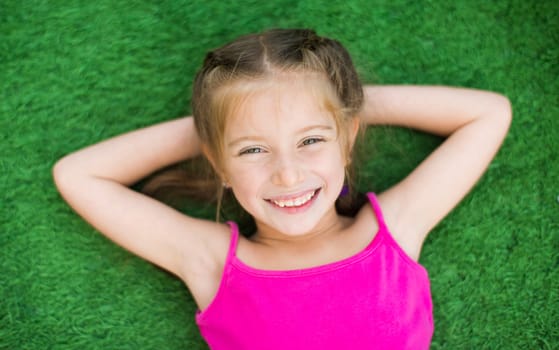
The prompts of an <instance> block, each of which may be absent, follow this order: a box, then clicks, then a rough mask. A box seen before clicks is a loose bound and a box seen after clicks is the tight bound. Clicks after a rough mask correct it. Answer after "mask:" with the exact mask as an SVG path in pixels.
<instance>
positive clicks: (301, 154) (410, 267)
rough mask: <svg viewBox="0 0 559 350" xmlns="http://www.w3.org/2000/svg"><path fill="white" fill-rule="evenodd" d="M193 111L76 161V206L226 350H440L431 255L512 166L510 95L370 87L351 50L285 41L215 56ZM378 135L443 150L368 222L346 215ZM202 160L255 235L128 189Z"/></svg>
mask: <svg viewBox="0 0 559 350" xmlns="http://www.w3.org/2000/svg"><path fill="white" fill-rule="evenodd" d="M192 109H193V117H185V118H179V119H176V120H172V121H168V122H164V123H161V124H158V125H154V126H151V127H147V128H144V129H140V130H136V131H132V132H130V133H127V134H124V135H121V136H118V137H115V138H112V139H109V140H106V141H103V142H101V143H98V144H95V145H92V146H89V147H87V148H84V149H82V150H79V151H77V152H75V153H72V154H70V155H68V156H66V157H64V158H62V159H61V160H60V161H58V162H57V164H56V165H55V167H54V178H55V182H56V185H57V187H58V189H59V191H60V193H61V194H62V196H63V197H64V199H65V200H66V201H67V202H68V203H69V204H70V205H71V206H72V208H74V209H75V210H76V212H77V213H78V214H80V215H81V216H82V217H83V218H84V219H85V220H87V221H88V222H89V223H91V224H92V225H93V226H94V227H95V228H96V229H98V230H99V231H100V232H102V233H103V234H104V235H106V236H107V237H108V238H110V239H111V240H113V241H114V242H116V243H117V244H119V245H121V246H122V247H124V248H126V249H128V250H129V251H131V252H133V253H135V254H137V255H139V256H140V257H142V258H144V259H147V260H149V261H151V262H153V263H154V264H156V265H158V266H160V267H162V268H164V269H166V270H168V271H170V272H171V273H173V274H175V275H176V276H177V277H179V278H180V279H182V280H183V281H184V283H185V284H186V285H187V286H188V288H189V290H190V291H191V293H192V295H193V297H194V299H195V301H196V303H197V305H198V308H199V311H198V313H197V315H196V322H197V324H198V326H199V328H200V331H201V334H202V336H203V337H204V339H205V340H206V341H207V343H208V344H209V346H210V348H212V349H343V348H351V349H373V348H379V349H427V348H429V344H430V341H431V336H432V332H433V319H432V302H431V294H430V288H429V279H428V275H427V272H426V270H425V269H424V268H423V267H422V266H421V265H420V264H419V263H418V262H417V261H418V258H419V255H420V251H421V247H422V244H423V242H424V240H425V237H426V236H427V234H428V233H429V231H430V230H431V229H432V228H433V227H434V226H435V225H436V224H437V223H438V222H439V221H440V220H442V219H443V218H444V217H445V216H446V215H447V214H448V213H449V211H450V210H451V209H452V208H453V207H454V206H455V205H456V204H457V203H458V202H459V201H460V200H461V199H462V198H463V197H464V196H465V195H466V194H467V192H468V191H469V190H470V189H471V188H472V186H473V185H474V184H475V182H476V181H477V180H478V179H479V177H480V176H481V175H482V173H483V171H484V170H485V169H486V167H487V166H488V164H489V162H490V161H491V159H492V158H493V156H494V155H495V153H496V152H497V150H498V148H499V146H500V144H501V142H502V140H503V138H504V136H505V134H506V131H507V129H508V127H509V124H510V120H511V109H510V104H509V101H508V99H507V98H505V97H503V96H501V95H498V94H495V93H491V92H484V91H479V90H471V89H461V88H450V87H439V86H364V87H363V86H362V84H361V83H360V81H359V79H358V77H357V74H356V73H355V70H354V67H353V65H352V62H351V59H350V57H349V55H348V53H347V51H346V50H345V49H344V48H343V47H342V46H341V45H340V44H339V43H338V42H337V41H335V40H332V39H328V38H324V37H319V36H317V35H316V34H315V33H314V32H313V31H311V30H271V31H267V32H264V33H260V34H254V35H247V36H244V37H241V38H239V39H237V40H235V41H233V42H231V43H229V44H226V45H224V46H223V47H221V48H218V49H216V50H214V51H212V52H210V53H208V55H207V56H206V59H205V61H204V64H203V67H202V68H201V69H200V71H199V72H198V74H197V76H196V80H195V84H194V91H193V98H192ZM378 124H384V125H398V126H404V127H410V128H414V129H418V130H422V131H425V132H429V133H432V134H436V135H439V136H443V137H445V141H444V142H443V143H442V144H441V145H440V146H439V147H438V148H437V149H436V150H435V151H434V152H433V153H432V154H431V155H429V156H428V157H427V158H426V159H425V160H424V161H423V162H422V163H421V164H420V165H419V166H418V167H417V168H416V169H415V170H413V171H412V172H411V173H410V174H409V175H408V176H407V177H405V178H404V179H402V180H401V181H400V182H398V183H397V184H396V185H394V186H393V187H391V188H389V189H387V190H386V191H384V192H382V193H379V194H378V195H376V194H373V193H368V194H367V195H366V198H367V199H368V200H367V202H368V203H366V204H364V205H362V206H360V207H359V208H357V210H356V214H355V215H352V216H345V215H342V214H341V212H339V211H338V210H336V203H337V202H339V201H340V200H342V199H343V198H344V197H346V198H350V200H351V199H353V198H357V195H356V194H355V193H354V190H353V189H352V188H350V190H349V191H350V193H349V194H346V195H344V196H342V195H341V193H342V189H343V186H344V183H351V179H349V178H348V176H349V174H350V173H351V171H350V167H351V165H352V164H351V160H352V157H351V155H352V149H353V145H354V142H355V140H356V136H357V134H358V131H359V129H360V128H362V127H364V126H366V125H378ZM199 155H203V156H204V157H205V158H206V159H207V160H208V161H209V163H211V165H212V166H213V169H214V171H215V176H216V178H217V179H219V181H218V182H217V183H218V184H219V187H217V188H216V189H215V193H216V194H217V197H218V202H219V201H220V199H221V197H222V195H223V192H224V190H230V191H231V192H232V193H233V194H234V197H235V198H236V200H237V201H238V203H239V204H240V205H241V206H242V208H243V209H244V210H246V212H248V213H249V214H250V215H251V216H252V217H253V219H254V222H255V223H256V230H255V231H254V232H244V234H243V235H241V234H240V233H239V229H238V226H237V224H236V223H235V222H233V221H229V222H227V223H222V222H213V221H208V220H203V219H198V218H194V217H191V216H187V215H185V214H183V213H181V212H179V211H176V210H174V209H172V208H171V207H169V206H167V205H165V204H163V203H162V202H159V201H157V200H155V199H153V198H151V197H148V196H146V195H144V194H141V193H138V192H136V191H133V190H132V189H130V188H129V186H131V185H133V184H134V183H136V182H138V181H139V180H141V179H143V178H145V177H147V176H148V175H150V174H152V173H154V172H155V171H157V170H159V169H162V168H164V167H167V166H169V165H172V164H176V163H179V162H183V161H185V160H188V159H192V158H195V157H197V156H199ZM187 186H188V184H187ZM201 190H203V189H201ZM353 204H354V206H355V205H357V204H358V202H357V201H354V203H353Z"/></svg>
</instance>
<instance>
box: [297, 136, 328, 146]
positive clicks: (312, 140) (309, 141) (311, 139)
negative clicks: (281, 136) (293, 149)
mask: <svg viewBox="0 0 559 350" xmlns="http://www.w3.org/2000/svg"><path fill="white" fill-rule="evenodd" d="M322 141H324V139H323V138H320V137H309V138H308V139H304V140H303V142H301V144H302V145H303V146H308V145H312V144H315V143H319V142H322Z"/></svg>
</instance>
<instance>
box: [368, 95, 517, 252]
mask: <svg viewBox="0 0 559 350" xmlns="http://www.w3.org/2000/svg"><path fill="white" fill-rule="evenodd" d="M365 96H366V97H365V105H364V109H363V112H362V115H361V117H362V119H363V121H364V122H365V123H368V124H385V125H398V126H404V127H410V128H414V129H418V130H422V131H425V132H429V133H432V134H436V135H440V136H444V137H447V138H446V140H445V141H444V142H443V143H442V144H441V145H440V146H439V147H438V148H437V149H436V150H435V151H434V152H433V153H432V154H430V155H429V156H428V157H427V158H426V159H425V160H424V161H423V162H422V163H421V164H420V165H419V166H418V167H417V168H416V169H415V170H414V171H412V172H411V173H410V174H409V175H408V176H407V177H406V178H404V179H403V180H402V181H400V182H399V183H398V184H396V185H394V186H393V187H391V188H389V189H388V190H387V191H385V192H384V193H382V194H381V195H380V196H379V200H380V201H381V204H382V207H383V210H384V215H385V219H386V222H387V224H388V226H389V227H390V229H391V232H392V233H393V235H394V236H395V238H396V239H397V240H398V242H399V243H400V245H401V246H402V247H403V248H404V250H406V252H407V253H408V254H409V255H410V256H411V257H413V258H415V259H417V258H418V257H419V252H420V250H421V246H422V244H423V241H424V239H425V237H426V236H427V234H428V233H429V231H430V230H431V229H432V228H433V227H434V226H435V225H436V224H437V223H438V222H439V221H441V220H442V219H443V218H444V217H445V216H446V215H447V214H448V213H449V212H450V210H452V208H454V206H456V204H457V203H458V202H459V201H460V200H461V199H462V198H463V197H464V196H465V195H466V194H467V193H468V191H470V189H471V188H472V187H473V186H474V184H475V183H476V181H477V180H478V179H479V178H480V176H481V175H482V174H483V172H484V171H485V169H486V168H487V166H488V164H489V163H490V162H491V159H492V158H493V157H494V156H495V154H496V152H497V150H498V149H499V147H500V145H501V143H502V141H503V139H504V137H505V135H506V133H507V130H508V128H509V125H510V122H511V118H512V113H511V106H510V102H509V100H508V99H507V98H506V97H504V96H502V95H499V94H496V93H492V92H486V91H479V90H472V89H462V88H451V87H439V86H378V87H376V86H375V87H373V86H367V87H365Z"/></svg>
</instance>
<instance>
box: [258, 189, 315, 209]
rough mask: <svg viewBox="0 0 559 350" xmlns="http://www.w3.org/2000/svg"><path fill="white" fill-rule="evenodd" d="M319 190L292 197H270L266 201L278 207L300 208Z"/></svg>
mask: <svg viewBox="0 0 559 350" xmlns="http://www.w3.org/2000/svg"><path fill="white" fill-rule="evenodd" d="M319 191H320V188H318V189H316V190H313V191H310V192H306V193H303V194H300V195H297V196H294V197H281V198H270V199H267V200H266V201H268V202H269V203H271V204H274V205H275V206H277V207H280V208H301V207H304V206H305V205H307V204H309V203H310V202H311V201H312V200H313V198H314V197H315V196H316V194H317V193H318V192H319Z"/></svg>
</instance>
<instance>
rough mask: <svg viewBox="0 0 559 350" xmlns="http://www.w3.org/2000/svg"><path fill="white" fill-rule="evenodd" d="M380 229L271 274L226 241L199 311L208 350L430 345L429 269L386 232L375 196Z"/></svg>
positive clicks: (235, 230) (235, 231)
mask: <svg viewBox="0 0 559 350" xmlns="http://www.w3.org/2000/svg"><path fill="white" fill-rule="evenodd" d="M368 196H369V200H370V202H371V205H372V208H373V210H374V213H375V215H376V217H377V221H378V224H379V229H378V232H377V234H376V236H375V237H374V239H373V240H372V241H371V242H370V243H369V245H368V246H367V247H366V248H365V249H363V250H362V251H361V252H359V253H357V254H355V255H354V256H351V257H349V258H346V259H343V260H341V261H337V262H333V263H329V264H326V265H323V266H318V267H311V268H306V269H300V270H288V271H268V270H259V269H256V268H253V267H250V266H248V265H246V264H244V263H243V262H242V261H240V260H239V259H238V258H237V257H236V255H235V251H236V247H237V241H238V238H239V232H238V228H237V225H236V224H234V223H229V225H230V226H231V236H232V238H231V246H230V248H229V254H228V256H227V260H226V263H225V267H224V273H223V277H222V280H221V284H220V287H219V289H218V292H217V294H216V296H215V298H214V300H213V301H212V303H211V304H210V305H209V306H208V307H207V308H206V310H204V311H201V312H198V313H197V314H196V323H197V324H198V327H199V328H200V333H201V334H202V336H203V337H204V339H205V340H206V342H207V343H208V345H209V346H210V348H211V349H212V350H224V349H226V350H244V349H249V350H250V349H257V350H260V349H266V350H274V349H281V350H286V349H290V350H292V349H305V350H312V349H320V350H324V349H414V350H415V349H428V348H429V344H430V342H431V336H432V334H433V318H432V302H431V293H430V287H429V278H428V275H427V271H426V270H425V269H424V268H423V267H422V266H421V265H419V264H418V263H416V262H415V261H413V260H412V259H410V258H409V257H408V256H407V255H406V253H404V251H403V250H402V249H401V248H400V247H399V246H398V244H397V243H396V241H395V240H394V239H393V238H392V236H391V234H390V232H389V231H388V229H387V227H386V225H385V223H384V220H383V218H382V213H381V210H380V207H379V205H378V203H377V200H376V197H375V195H374V194H372V193H371V194H369V195H368Z"/></svg>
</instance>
